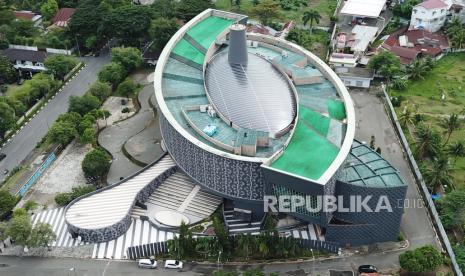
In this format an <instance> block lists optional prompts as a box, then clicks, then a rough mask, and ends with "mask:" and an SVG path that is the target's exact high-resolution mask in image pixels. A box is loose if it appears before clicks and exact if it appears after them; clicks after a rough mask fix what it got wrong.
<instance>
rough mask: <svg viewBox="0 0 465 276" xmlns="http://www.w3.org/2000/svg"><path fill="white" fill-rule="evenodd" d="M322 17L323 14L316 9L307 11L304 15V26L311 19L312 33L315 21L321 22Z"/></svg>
mask: <svg viewBox="0 0 465 276" xmlns="http://www.w3.org/2000/svg"><path fill="white" fill-rule="evenodd" d="M320 19H321V15H320V14H319V13H318V12H317V11H316V10H308V11H305V12H304V15H303V16H302V21H303V23H304V26H305V25H307V23H308V21H310V33H312V30H313V22H316V24H319V23H320Z"/></svg>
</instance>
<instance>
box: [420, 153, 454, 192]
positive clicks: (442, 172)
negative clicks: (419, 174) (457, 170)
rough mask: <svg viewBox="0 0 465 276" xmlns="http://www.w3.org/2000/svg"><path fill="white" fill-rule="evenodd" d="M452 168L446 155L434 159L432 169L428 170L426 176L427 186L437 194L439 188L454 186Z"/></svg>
mask: <svg viewBox="0 0 465 276" xmlns="http://www.w3.org/2000/svg"><path fill="white" fill-rule="evenodd" d="M452 170H453V169H452V166H451V164H450V161H449V158H448V157H447V155H445V154H441V155H439V156H438V157H437V158H434V160H433V163H432V165H431V167H429V168H427V169H426V171H425V173H424V175H425V180H426V184H427V185H428V187H429V188H430V189H431V190H432V191H433V192H435V191H436V190H437V188H438V187H441V186H445V185H447V186H451V185H452Z"/></svg>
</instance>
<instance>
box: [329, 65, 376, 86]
mask: <svg viewBox="0 0 465 276" xmlns="http://www.w3.org/2000/svg"><path fill="white" fill-rule="evenodd" d="M336 73H337V75H338V76H339V78H341V80H342V82H344V85H345V86H346V87H357V88H369V87H370V85H371V81H372V80H373V78H374V71H373V70H371V69H368V68H361V67H353V68H348V67H345V68H342V67H339V68H336Z"/></svg>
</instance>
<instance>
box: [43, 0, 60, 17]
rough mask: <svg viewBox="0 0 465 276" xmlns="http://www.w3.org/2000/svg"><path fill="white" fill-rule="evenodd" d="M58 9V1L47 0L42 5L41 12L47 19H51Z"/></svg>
mask: <svg viewBox="0 0 465 276" xmlns="http://www.w3.org/2000/svg"><path fill="white" fill-rule="evenodd" d="M57 11H58V3H57V2H56V1H55V0H47V2H45V3H43V4H42V6H40V13H41V14H42V16H43V17H44V18H45V19H46V20H50V19H51V18H52V17H53V16H54V15H55V14H56V13H57Z"/></svg>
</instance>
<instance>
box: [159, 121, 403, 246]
mask: <svg viewBox="0 0 465 276" xmlns="http://www.w3.org/2000/svg"><path fill="white" fill-rule="evenodd" d="M160 126H161V131H162V136H163V139H164V142H165V145H166V147H167V149H168V151H169V153H170V155H171V156H172V157H173V159H174V160H175V161H176V163H177V165H178V166H179V167H180V168H181V169H182V170H183V171H184V172H185V173H186V174H188V175H189V176H190V177H191V178H193V179H194V180H195V181H197V182H198V183H199V184H200V185H201V186H203V187H204V188H206V189H207V190H209V191H211V192H213V193H216V194H218V195H220V196H223V197H226V198H229V199H232V200H234V204H235V206H236V207H239V206H241V208H243V209H249V210H253V213H254V214H255V215H257V213H258V215H262V214H263V197H264V195H275V194H276V190H277V187H278V188H279V187H280V188H279V189H278V190H280V191H281V193H280V194H282V193H284V194H286V193H289V194H290V195H308V196H324V195H334V196H339V195H341V196H343V198H344V199H347V200H349V198H350V196H360V197H365V196H372V197H373V198H379V197H380V196H385V197H386V198H387V199H388V201H389V203H391V207H392V208H393V212H387V211H381V212H380V213H374V212H367V211H366V210H363V209H362V212H348V213H341V212H334V213H333V212H323V211H322V212H320V213H318V214H317V215H315V214H308V213H305V212H293V213H290V214H291V215H292V216H295V217H297V218H299V219H301V220H304V221H307V222H309V223H312V224H317V225H319V226H321V227H323V228H324V229H325V232H326V233H325V238H326V241H328V242H334V243H337V244H339V245H348V244H350V245H353V246H357V245H363V244H371V243H375V242H385V241H394V240H396V239H397V237H398V234H399V228H400V221H401V217H402V213H403V209H402V204H398V203H399V202H403V200H404V198H405V194H406V190H407V187H406V186H405V185H404V186H398V187H387V186H380V187H367V186H360V185H353V184H349V183H344V182H342V181H339V180H338V179H339V178H340V177H339V175H340V173H341V170H342V169H343V167H344V165H343V166H341V168H340V169H339V170H338V171H337V172H336V173H335V174H334V175H333V177H332V178H331V179H330V180H329V181H328V182H327V183H326V184H325V185H321V184H317V183H314V182H312V181H310V180H307V179H303V178H300V177H296V176H293V175H289V174H284V173H282V172H280V171H276V170H274V169H271V168H268V167H266V166H261V163H254V162H246V161H240V160H234V159H230V158H227V157H223V156H219V155H216V154H213V153H210V152H208V151H206V150H204V149H202V148H200V147H198V146H196V145H195V144H193V143H191V142H190V141H188V140H187V139H186V138H185V137H184V136H182V135H181V134H180V133H178V132H177V131H176V129H175V128H174V127H172V126H171V125H170V123H169V122H168V121H167V120H166V118H164V117H163V116H160ZM377 203H378V201H377V200H373V201H370V202H369V203H368V206H369V207H370V209H372V210H375V208H376V205H377ZM347 204H348V202H344V206H346V205H347Z"/></svg>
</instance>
